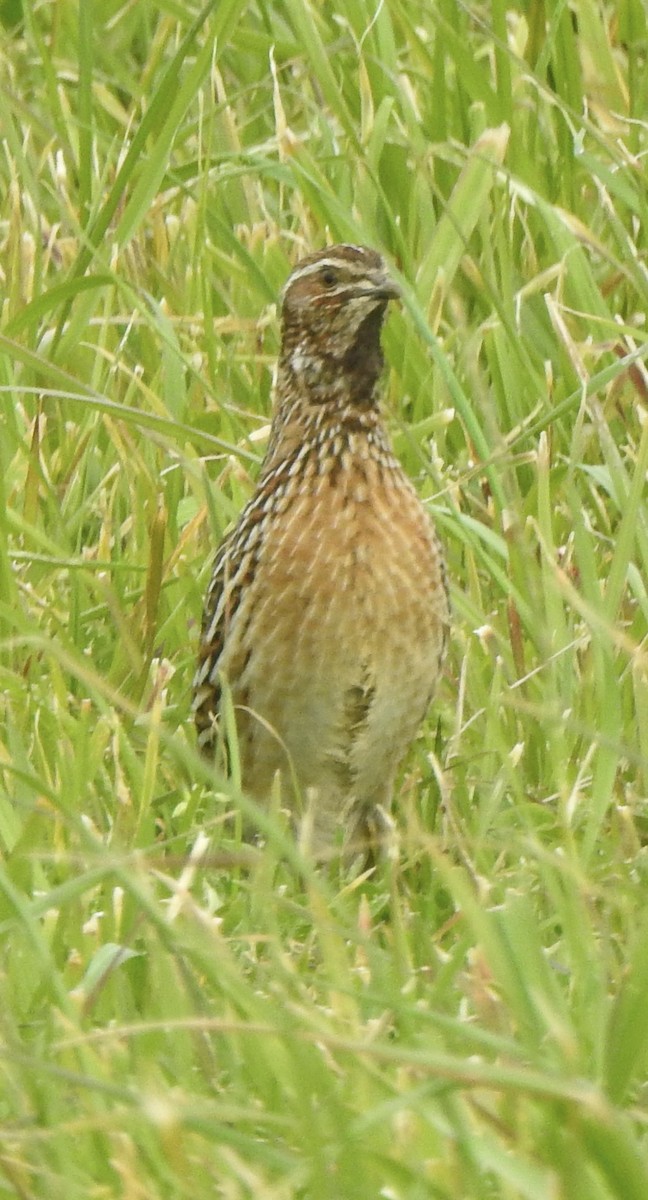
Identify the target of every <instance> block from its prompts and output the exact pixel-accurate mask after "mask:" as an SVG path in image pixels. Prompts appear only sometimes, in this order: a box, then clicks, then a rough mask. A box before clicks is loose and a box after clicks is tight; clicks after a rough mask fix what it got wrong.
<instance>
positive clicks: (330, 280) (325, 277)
mask: <svg viewBox="0 0 648 1200" xmlns="http://www.w3.org/2000/svg"><path fill="white" fill-rule="evenodd" d="M322 283H325V284H326V286H327V287H335V284H336V283H337V274H336V272H335V271H334V270H333V268H332V267H327V268H326V270H325V271H322Z"/></svg>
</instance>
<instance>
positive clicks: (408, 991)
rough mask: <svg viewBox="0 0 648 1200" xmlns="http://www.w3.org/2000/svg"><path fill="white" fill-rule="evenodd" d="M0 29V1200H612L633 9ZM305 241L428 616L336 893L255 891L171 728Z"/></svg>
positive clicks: (452, 11) (637, 28) (186, 12)
mask: <svg viewBox="0 0 648 1200" xmlns="http://www.w3.org/2000/svg"><path fill="white" fill-rule="evenodd" d="M0 20H2V21H3V22H4V32H3V38H2V42H1V45H0V80H1V83H0V129H1V130H2V137H3V139H4V142H3V144H2V154H1V155H0V281H1V284H2V286H1V298H2V307H1V313H0V316H1V320H0V412H1V414H2V415H1V417H0V696H1V697H2V700H1V704H2V732H1V733H0V856H1V857H0V933H1V938H2V956H1V960H0V1080H1V1082H0V1123H1V1126H2V1137H1V1140H0V1197H2V1196H5V1195H6V1196H16V1197H19V1198H20V1200H26V1198H31V1197H45V1196H46V1197H47V1198H48V1200H59V1197H60V1198H61V1200H63V1198H65V1200H88V1198H90V1200H94V1198H96V1200H100V1198H104V1197H111V1196H120V1197H128V1198H129V1200H143V1198H144V1197H146V1198H147V1200H148V1197H168V1198H169V1200H178V1198H182V1197H187V1198H191V1200H201V1198H202V1197H205V1198H206V1197H210V1198H211V1197H213V1196H218V1197H223V1198H224V1200H239V1198H244V1197H252V1196H254V1197H262V1198H263V1200H288V1198H293V1197H295V1198H299V1200H325V1198H331V1200H364V1198H365V1197H366V1198H367V1200H375V1198H376V1197H379V1196H383V1197H386V1198H387V1200H393V1198H396V1200H419V1198H421V1200H422V1198H424V1197H425V1198H427V1197H436V1198H438V1200H457V1198H459V1197H461V1200H488V1198H491V1197H497V1198H500V1197H501V1198H503V1200H548V1198H549V1197H551V1198H552V1200H553V1198H554V1197H555V1198H556V1200H612V1198H618V1200H645V1197H646V1196H647V1195H648V1153H647V1149H646V1130H647V1124H648V1092H647V1082H646V1075H647V1066H648V1023H647V1022H646V1005H647V1003H648V936H647V935H648V917H647V915H646V908H647V906H646V897H647V896H648V880H647V873H648V866H647V858H646V849H645V845H646V841H647V840H648V642H647V631H648V585H647V583H646V581H647V580H648V506H647V504H646V476H647V470H648V419H647V415H648V376H647V374H646V368H645V365H644V362H645V358H646V348H647V341H648V339H647V334H646V309H647V297H648V278H647V262H648V258H647V250H648V247H647V244H646V230H647V229H648V223H647V220H646V218H647V215H648V185H647V183H646V170H645V164H646V154H647V151H648V64H647V61H646V60H647V56H648V26H647V18H646V10H645V6H644V5H643V4H642V3H641V0H620V2H619V3H618V4H617V5H614V6H613V5H604V4H602V3H599V2H598V0H572V3H571V4H570V5H569V6H568V5H567V4H564V3H561V2H559V0H550V2H547V0H545V2H544V3H543V2H542V0H528V2H527V3H518V4H516V5H513V4H512V5H509V6H508V7H505V6H504V5H502V4H501V3H500V0H494V2H493V4H492V5H485V4H484V5H482V6H474V5H465V6H464V5H457V4H456V3H454V2H453V3H451V2H450V0H437V2H436V3H435V4H423V5H422V4H420V3H419V2H414V0H384V3H381V4H376V3H374V2H373V0H371V2H370V0H337V3H336V4H332V3H329V0H324V2H317V3H316V2H315V0H306V2H305V3H304V2H303V0H276V2H266V0H256V2H253V3H250V4H245V3H243V2H242V0H219V3H213V2H212V3H210V4H207V5H206V7H205V8H204V10H200V9H199V8H198V7H197V6H192V5H191V4H188V3H182V2H173V0H165V2H163V3H154V2H153V0H138V3H136V4H123V3H118V2H117V0H103V3H102V4H101V5H92V4H80V5H74V4H72V3H70V2H69V0H59V3H57V4H51V5H47V4H38V5H37V4H34V3H33V0H23V3H20V0H5V2H4V3H3V4H2V5H0ZM339 239H352V240H355V241H360V242H363V243H368V244H370V245H373V246H376V247H377V248H379V249H381V250H382V251H383V252H384V253H385V254H386V255H387V257H388V258H389V259H390V261H391V262H392V263H393V264H394V268H395V270H396V271H397V272H399V274H400V278H401V279H402V282H403V286H404V292H405V303H404V305H403V306H402V308H401V309H400V310H398V311H395V312H394V313H393V314H392V315H391V317H390V319H389V323H388V326H387V328H386V331H385V350H386V357H387V361H388V370H387V373H386V380H385V391H386V399H385V404H386V409H387V412H388V415H389V421H390V425H391V427H392V430H393V436H394V441H395V445H396V449H397V452H398V454H399V456H400V458H401V460H402V461H403V463H404V465H405V467H406V469H407V471H408V473H409V474H410V475H411V476H412V478H414V479H415V481H416V483H417V486H418V487H419V489H420V491H421V494H422V495H423V496H424V497H425V498H426V500H427V502H428V503H429V507H430V511H431V512H432V513H433V515H434V517H435V519H436V521H437V524H438V527H439V530H440V532H441V534H442V536H443V540H444V542H445V545H446V548H447V556H448V563H449V573H450V578H451V583H452V599H453V608H454V614H455V615H454V630H453V640H452V646H451V652H450V655H449V658H448V662H447V667H446V672H445V677H444V680H443V684H442V687H441V688H440V692H439V696H438V698H437V701H436V704H435V706H434V710H433V712H432V713H431V715H430V718H429V720H428V722H427V725H426V728H425V729H424V730H423V731H422V734H421V737H420V739H419V740H418V742H417V745H416V746H415V748H414V750H413V752H412V754H411V755H410V757H409V759H408V762H407V764H406V768H405V770H404V772H403V776H402V779H401V781H400V784H399V795H398V804H397V818H398V826H399V832H400V852H399V855H398V858H397V860H396V861H394V862H391V863H388V864H385V865H384V866H382V867H381V868H380V869H379V870H378V871H377V872H376V873H375V874H374V875H372V876H371V877H370V878H360V879H353V878H345V877H344V876H343V875H342V874H341V869H340V868H339V867H336V866H335V865H332V866H331V868H330V870H328V871H324V870H320V871H319V872H314V871H313V870H312V869H311V868H309V866H308V864H307V863H304V862H301V860H300V858H299V854H298V853H297V852H296V851H295V849H294V847H292V845H291V843H290V840H289V838H288V837H287V834H286V832H285V827H284V824H283V822H282V819H281V815H280V814H279V813H276V812H275V813H273V814H271V815H270V817H266V818H265V820H264V819H263V817H260V818H259V819H260V822H261V824H262V825H263V826H264V828H265V831H266V834H267V839H268V841H267V847H266V850H265V851H264V853H263V854H262V855H261V856H252V859H251V860H250V850H249V848H247V847H245V845H244V844H243V845H242V844H241V841H240V838H239V836H238V834H237V833H236V831H235V832H234V833H233V832H232V829H231V827H230V826H229V824H227V822H226V817H227V815H228V813H230V812H231V811H232V810H235V811H237V812H240V811H242V806H243V807H245V802H244V800H243V799H241V798H239V797H237V795H236V793H235V789H234V788H233V787H232V786H231V785H228V784H227V783H226V782H225V781H217V784H216V787H215V786H214V781H213V779H211V778H210V773H209V771H208V770H207V769H206V767H205V766H204V764H202V763H201V762H200V761H199V760H198V757H197V755H196V753H195V748H194V739H193V732H192V728H191V721H190V716H189V694H190V681H191V675H192V671H193V662H194V656H195V649H196V639H197V624H198V621H199V618H200V610H201V604H202V595H203V592H204V589H205V586H206V583H207V579H208V575H209V569H210V560H211V557H212V553H213V548H214V546H215V544H216V542H217V540H218V539H219V537H220V535H221V534H222V532H223V530H224V529H225V528H226V527H227V525H228V524H229V522H230V521H231V520H232V518H233V517H234V516H235V514H236V513H237V512H238V511H239V510H240V507H241V506H242V504H243V503H244V501H245V499H246V497H247V496H248V495H249V494H250V491H251V489H252V487H253V481H254V478H255V475H256V472H257V469H258V464H259V462H260V458H261V456H262V453H263V445H264V437H265V432H264V431H265V429H266V427H267V420H268V415H269V412H270V391H271V377H272V364H273V360H274V356H275V354H276V351H277V332H278V331H277V321H276V311H275V307H274V300H275V297H276V295H277V292H278V290H279V288H280V287H281V285H282V283H283V282H284V280H285V278H286V276H287V274H288V272H289V270H290V267H291V265H292V264H293V263H294V262H295V261H296V259H297V258H298V256H299V255H300V254H301V253H302V252H306V251H309V250H311V249H313V248H316V247H319V246H321V245H323V244H325V243H326V241H327V240H339ZM239 824H240V822H239Z"/></svg>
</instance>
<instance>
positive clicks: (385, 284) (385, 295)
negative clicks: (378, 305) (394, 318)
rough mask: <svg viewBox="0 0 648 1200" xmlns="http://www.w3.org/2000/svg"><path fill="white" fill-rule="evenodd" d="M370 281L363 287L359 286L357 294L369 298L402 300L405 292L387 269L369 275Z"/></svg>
mask: <svg viewBox="0 0 648 1200" xmlns="http://www.w3.org/2000/svg"><path fill="white" fill-rule="evenodd" d="M369 280H370V283H365V284H364V285H363V286H362V287H358V290H357V292H356V295H357V296H364V297H366V298H367V299H373V300H401V299H402V296H403V293H402V291H401V289H400V288H399V286H398V284H397V283H396V280H395V279H392V277H391V275H388V274H387V272H386V271H374V272H373V274H372V275H370V276H369Z"/></svg>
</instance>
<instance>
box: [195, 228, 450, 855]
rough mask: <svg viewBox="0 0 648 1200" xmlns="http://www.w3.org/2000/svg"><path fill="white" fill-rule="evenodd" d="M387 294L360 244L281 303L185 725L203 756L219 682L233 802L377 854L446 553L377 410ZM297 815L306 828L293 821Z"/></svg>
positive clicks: (212, 746)
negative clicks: (230, 725) (247, 466)
mask: <svg viewBox="0 0 648 1200" xmlns="http://www.w3.org/2000/svg"><path fill="white" fill-rule="evenodd" d="M399 295H400V291H399V288H398V286H397V285H396V283H395V282H394V281H393V279H392V278H391V277H390V275H389V273H388V271H387V269H386V267H385V264H384V262H383V259H382V258H381V256H380V255H379V254H377V253H376V252H375V251H374V250H370V249H367V248H365V247H363V246H353V245H337V246H329V247H328V248H327V249H325V250H322V251H319V252H317V253H315V254H311V255H309V256H308V257H307V258H304V259H302V261H301V262H299V263H298V265H297V266H296V267H295V269H294V270H293V272H292V274H291V275H290V277H289V279H288V282H287V283H286V285H285V287H284V289H283V292H282V296H281V320H282V336H281V350H280V356H279V361H278V366H277V372H276V380H275V396H274V415H273V419H272V425H271V431H270V439H269V443H268V448H267V453H266V455H265V458H264V461H263V464H262V467H261V472H260V475H259V479H258V483H257V485H256V489H255V491H254V493H253V495H252V497H251V499H250V500H249V502H248V503H247V505H246V506H245V508H244V509H243V512H242V513H241V516H240V517H239V519H238V522H237V523H236V525H235V526H234V528H233V529H232V530H231V532H230V533H229V534H228V535H227V536H226V537H225V539H224V541H223V542H222V543H221V545H220V548H219V550H218V552H217V554H216V559H215V563H214V567H213V572H212V576H211V582H210V584H209V588H208V591H207V596H206V602H205V608H204V616H203V622H202V633H201V638H200V650H199V661H198V666H197V670H196V675H195V679H194V715H195V721H196V727H197V731H198V741H199V745H200V747H201V748H202V749H203V751H205V752H206V753H208V754H214V752H215V750H216V747H217V745H218V744H219V741H221V740H222V733H221V732H220V730H219V715H220V708H221V700H222V692H223V684H224V683H225V684H226V685H227V688H228V689H229V694H230V696H231V700H232V703H233V707H234V713H235V716H236V733H237V744H238V755H239V761H240V765H241V780H242V786H243V789H244V791H245V792H246V794H248V795H250V796H251V797H252V798H254V799H255V800H256V801H258V802H259V803H260V804H267V803H268V800H269V797H270V794H271V791H272V788H273V781H275V779H276V777H277V773H278V774H279V777H280V787H281V797H282V803H283V804H284V805H285V806H286V807H287V808H289V809H290V810H291V811H292V812H293V813H294V815H295V820H296V822H299V821H300V820H301V821H304V820H305V819H306V822H307V828H308V829H309V831H310V835H309V836H310V840H311V845H312V848H313V851H314V852H315V853H316V854H320V855H323V856H325V855H326V854H327V853H329V852H330V851H333V850H334V849H335V848H336V847H338V846H340V845H343V846H345V847H346V848H347V849H348V848H349V847H350V848H351V850H353V848H354V847H356V846H358V847H363V846H364V847H369V848H371V849H375V848H376V844H377V843H380V842H381V841H383V840H384V839H385V836H386V831H387V829H388V828H389V826H390V817H389V811H390V805H391V800H392V791H393V787H394V778H395V775H396V772H397V769H398V766H399V764H400V762H401V760H402V758H403V756H404V754H405V752H406V751H407V749H408V747H409V745H410V744H411V742H412V741H413V739H414V737H415V735H416V733H417V730H418V728H419V726H420V724H421V722H422V720H423V718H424V716H425V713H426V711H427V709H428V706H429V704H430V701H431V699H432V696H433V693H434V690H435V686H436V684H437V681H438V679H439V674H440V671H441V664H442V659H443V653H444V648H445V644H446V640H447V633H448V626H449V606H448V596H447V587H446V580H445V571H444V560H443V554H442V551H441V548H440V545H439V541H438V539H437V536H436V533H435V530H434V527H433V524H432V522H431V519H430V517H429V515H428V513H427V511H426V509H425V508H424V507H423V505H422V503H421V501H420V500H419V498H418V496H417V494H416V492H415V490H414V488H413V486H412V484H411V483H410V481H409V480H408V478H407V477H406V475H405V474H404V472H403V469H402V467H401V466H400V464H399V462H398V461H397V459H396V458H395V456H394V454H393V451H392V448H391V444H390V440H389V436H388V433H387V430H386V427H385V424H384V421H383V417H382V415H381V411H380V404H379V382H380V376H381V372H382V368H383V355H382V351H381V345H380V334H381V327H382V324H383V320H384V317H385V312H386V309H387V305H388V302H389V301H390V300H396V299H398V297H399ZM305 814H306V818H305Z"/></svg>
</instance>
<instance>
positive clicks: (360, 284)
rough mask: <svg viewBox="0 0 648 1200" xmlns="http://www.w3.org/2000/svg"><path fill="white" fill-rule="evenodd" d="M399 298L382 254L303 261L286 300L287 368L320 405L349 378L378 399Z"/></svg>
mask: <svg viewBox="0 0 648 1200" xmlns="http://www.w3.org/2000/svg"><path fill="white" fill-rule="evenodd" d="M400 294H401V293H400V289H399V287H398V285H397V284H396V283H395V281H394V280H393V279H392V278H391V277H390V275H389V273H388V271H387V268H386V266H385V263H384V261H383V259H382V258H381V256H380V255H379V254H377V253H376V251H375V250H370V249H367V248H366V247H364V246H350V245H339V246H329V247H327V249H325V250H320V251H318V252H317V253H316V254H310V255H309V256H308V257H307V258H303V259H302V260H301V262H299V263H298V264H297V266H296V267H295V269H294V271H293V272H292V274H291V275H290V278H289V279H288V282H287V283H286V285H285V287H284V289H283V292H282V295H281V312H282V354H281V365H282V366H283V367H284V369H287V370H288V371H289V372H290V373H291V374H292V375H293V376H294V377H297V378H299V379H300V381H301V382H302V383H303V384H304V385H305V386H306V388H307V389H308V390H309V392H311V393H312V396H313V400H314V401H315V402H317V400H318V398H319V399H324V398H325V395H326V393H327V392H328V394H331V390H332V391H336V390H337V388H335V387H334V388H333V389H332V384H334V383H340V382H343V380H344V378H345V377H346V378H347V380H348V383H349V386H350V387H352V388H354V390H358V389H359V391H360V392H361V393H362V394H364V395H367V393H368V391H371V392H373V387H374V384H375V382H376V379H377V378H378V375H379V374H380V370H381V368H382V362H383V360H382V353H381V350H380V329H381V326H382V322H383V318H384V315H385V310H386V307H387V302H388V301H389V300H397V299H398V298H399V297H400ZM318 394H319V397H318Z"/></svg>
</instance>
